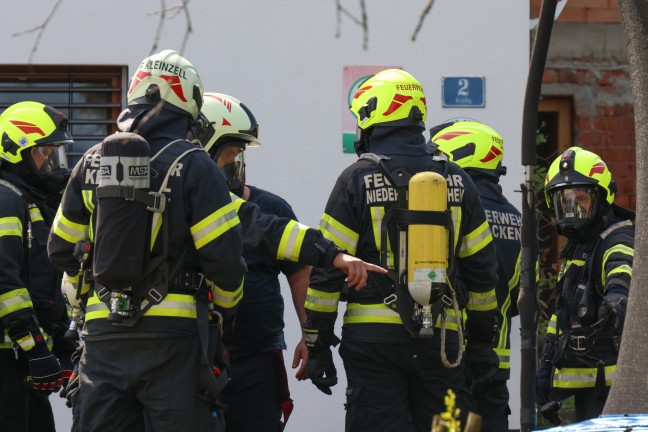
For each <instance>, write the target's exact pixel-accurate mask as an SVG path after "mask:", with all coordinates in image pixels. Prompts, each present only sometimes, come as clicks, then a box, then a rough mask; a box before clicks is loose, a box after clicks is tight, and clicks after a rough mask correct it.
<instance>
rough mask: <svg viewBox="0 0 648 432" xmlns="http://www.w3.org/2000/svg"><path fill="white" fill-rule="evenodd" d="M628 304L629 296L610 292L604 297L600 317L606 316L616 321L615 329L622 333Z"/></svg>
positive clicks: (600, 307) (600, 318) (599, 311)
mask: <svg viewBox="0 0 648 432" xmlns="http://www.w3.org/2000/svg"><path fill="white" fill-rule="evenodd" d="M627 306H628V296H626V295H625V294H621V293H617V292H608V293H607V294H606V295H605V298H603V302H602V303H601V306H599V310H598V319H599V320H602V319H603V318H605V317H608V316H609V317H610V318H609V319H610V320H611V321H612V322H613V323H614V329H615V330H616V331H617V332H618V333H619V334H620V333H621V332H622V330H623V322H624V320H625V314H626V308H627Z"/></svg>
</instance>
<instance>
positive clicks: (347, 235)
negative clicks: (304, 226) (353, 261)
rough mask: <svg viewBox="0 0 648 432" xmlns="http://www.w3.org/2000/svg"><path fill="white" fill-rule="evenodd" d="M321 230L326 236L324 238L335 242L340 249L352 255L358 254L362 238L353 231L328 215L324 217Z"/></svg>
mask: <svg viewBox="0 0 648 432" xmlns="http://www.w3.org/2000/svg"><path fill="white" fill-rule="evenodd" d="M319 229H320V231H322V234H324V237H326V238H327V239H329V240H331V241H333V242H335V244H336V245H337V246H338V247H340V248H342V249H344V250H346V251H347V252H349V253H350V254H351V255H354V254H355V253H356V248H357V247H358V238H359V237H360V236H359V235H358V234H357V233H355V232H353V230H351V229H349V228H347V227H346V226H344V225H343V224H342V223H340V222H338V221H336V220H335V219H333V218H332V217H331V216H329V215H327V214H324V216H322V220H321V221H320V226H319Z"/></svg>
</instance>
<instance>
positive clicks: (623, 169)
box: [542, 62, 636, 210]
mask: <svg viewBox="0 0 648 432" xmlns="http://www.w3.org/2000/svg"><path fill="white" fill-rule="evenodd" d="M579 65H580V66H579ZM542 94H543V95H545V96H561V97H571V98H572V101H573V110H574V112H573V132H574V133H573V142H572V145H580V146H581V147H583V148H586V149H588V150H591V151H593V152H595V153H597V154H598V155H600V156H601V157H602V158H603V160H604V161H605V162H606V163H607V165H608V167H609V169H610V171H611V172H612V175H613V177H614V179H615V180H616V182H617V188H618V193H617V198H616V200H615V202H616V203H617V204H618V205H621V206H623V207H626V208H629V209H632V210H634V209H635V206H636V187H635V178H636V162H635V159H636V156H635V142H636V140H635V130H634V117H633V116H634V109H633V104H632V91H631V85H630V76H629V73H628V71H627V68H624V67H618V68H613V67H609V66H605V67H603V66H599V67H597V66H596V65H594V64H591V63H590V64H584V63H579V62H574V63H572V64H571V65H569V64H562V65H553V66H551V65H549V67H548V68H547V69H545V73H544V77H543V88H542Z"/></svg>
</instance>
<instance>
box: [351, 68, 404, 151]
mask: <svg viewBox="0 0 648 432" xmlns="http://www.w3.org/2000/svg"><path fill="white" fill-rule="evenodd" d="M385 69H402V67H401V66H344V72H343V76H342V151H343V152H344V153H355V149H354V147H353V142H354V141H355V136H356V118H355V115H354V114H353V113H352V112H351V111H349V106H350V105H351V101H352V100H353V96H354V95H355V94H356V92H357V91H358V87H359V86H360V84H361V83H362V82H363V81H364V80H366V79H367V78H369V77H370V76H371V75H374V74H375V73H377V72H380V71H382V70H385Z"/></svg>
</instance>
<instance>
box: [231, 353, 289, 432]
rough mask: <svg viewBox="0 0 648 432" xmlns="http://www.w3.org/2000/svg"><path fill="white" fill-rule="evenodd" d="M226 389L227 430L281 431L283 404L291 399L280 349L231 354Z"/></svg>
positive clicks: (282, 426) (234, 431)
mask: <svg viewBox="0 0 648 432" xmlns="http://www.w3.org/2000/svg"><path fill="white" fill-rule="evenodd" d="M230 364H231V367H230V377H231V379H230V382H229V383H227V386H225V390H224V392H223V396H224V400H225V403H226V404H227V414H226V419H227V431H228V432H258V431H264V432H280V431H282V430H283V428H284V424H283V422H282V421H281V418H282V415H283V412H282V404H284V403H292V401H290V393H289V391H288V379H287V376H286V366H285V364H284V359H283V353H282V351H281V350H278V349H277V350H270V351H265V352H262V353H255V354H248V355H244V356H242V357H230Z"/></svg>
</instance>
